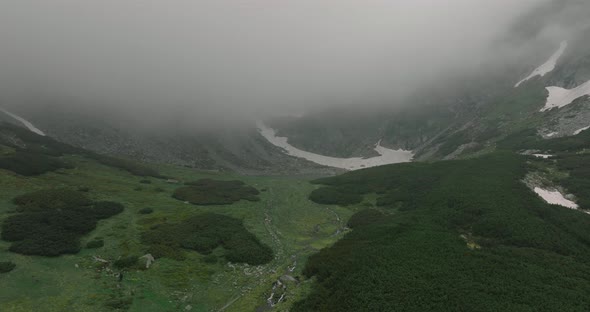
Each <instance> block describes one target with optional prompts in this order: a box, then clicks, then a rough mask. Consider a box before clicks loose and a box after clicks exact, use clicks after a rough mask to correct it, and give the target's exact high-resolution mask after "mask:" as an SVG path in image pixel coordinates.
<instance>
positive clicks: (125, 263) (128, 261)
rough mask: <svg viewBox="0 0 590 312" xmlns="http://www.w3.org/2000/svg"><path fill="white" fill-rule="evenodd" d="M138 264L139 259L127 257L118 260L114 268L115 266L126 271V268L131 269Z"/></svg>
mask: <svg viewBox="0 0 590 312" xmlns="http://www.w3.org/2000/svg"><path fill="white" fill-rule="evenodd" d="M138 262H139V257H137V256H127V257H122V258H121V259H119V260H116V261H115V262H114V263H113V266H115V267H116V268H118V269H126V268H130V267H132V266H135V265H136V264H137V263H138Z"/></svg>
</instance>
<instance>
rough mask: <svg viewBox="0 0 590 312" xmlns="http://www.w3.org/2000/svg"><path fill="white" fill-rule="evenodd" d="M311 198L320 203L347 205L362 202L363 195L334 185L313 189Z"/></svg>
mask: <svg viewBox="0 0 590 312" xmlns="http://www.w3.org/2000/svg"><path fill="white" fill-rule="evenodd" d="M309 199H310V200H311V201H313V202H316V203H318V204H325V205H342V206H347V205H353V204H358V203H360V202H361V201H362V200H363V197H362V196H361V195H359V194H354V193H349V192H346V191H341V190H339V189H337V188H334V187H321V188H319V189H316V190H313V192H311V194H310V195H309Z"/></svg>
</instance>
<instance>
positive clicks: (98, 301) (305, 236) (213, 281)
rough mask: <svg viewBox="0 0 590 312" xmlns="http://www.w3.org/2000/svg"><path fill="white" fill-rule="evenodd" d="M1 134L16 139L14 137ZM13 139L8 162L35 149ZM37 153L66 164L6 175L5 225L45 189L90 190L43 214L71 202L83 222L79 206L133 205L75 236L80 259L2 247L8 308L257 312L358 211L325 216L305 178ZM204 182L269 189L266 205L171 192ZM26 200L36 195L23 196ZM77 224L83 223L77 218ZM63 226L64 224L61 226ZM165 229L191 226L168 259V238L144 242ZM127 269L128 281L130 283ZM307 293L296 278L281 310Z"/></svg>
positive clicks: (1, 194) (1, 189)
mask: <svg viewBox="0 0 590 312" xmlns="http://www.w3.org/2000/svg"><path fill="white" fill-rule="evenodd" d="M16 131H18V129H17V130H16ZM1 133H2V134H6V133H9V134H14V132H12V130H11V131H5V132H1ZM13 138H17V139H18V140H16V143H18V145H16V147H15V146H12V145H10V144H4V145H0V147H1V148H2V149H1V150H0V152H1V153H2V154H3V155H13V153H14V152H15V150H17V149H18V148H20V149H28V148H29V147H30V146H32V144H30V143H31V142H30V140H23V139H21V138H20V137H19V136H14V137H13ZM33 138H34V139H39V138H38V137H33ZM41 140H45V139H41ZM43 142H44V143H43V144H40V145H39V147H41V148H42V149H43V150H45V149H46V148H47V147H49V146H51V144H52V143H51V142H54V141H51V140H49V141H43ZM36 154H37V155H39V157H53V158H55V160H57V161H60V162H63V163H65V164H68V166H67V167H62V168H48V169H50V170H43V173H41V172H39V173H36V174H35V175H23V174H19V173H17V172H15V171H12V170H7V169H0V230H3V227H4V226H5V225H4V224H7V223H5V221H6V220H10V219H11V218H15V216H19V215H22V214H27V213H29V212H30V211H37V210H35V209H36V208H35V209H33V208H31V209H32V210H30V211H29V212H27V211H26V210H27V209H28V208H22V207H21V204H23V205H25V206H26V207H32V206H28V205H29V204H30V203H32V202H35V201H34V200H26V201H23V200H18V199H17V200H16V201H15V200H14V199H15V198H20V199H27V198H28V199H31V198H33V199H35V198H37V197H38V196H37V195H35V194H40V193H35V192H38V191H43V192H45V191H44V190H71V192H74V194H83V195H82V197H84V198H87V199H88V201H86V202H85V203H79V202H75V205H70V204H69V201H65V202H62V201H60V200H49V201H46V202H47V203H48V205H43V207H44V208H43V209H46V208H47V209H54V208H56V207H61V208H57V209H61V210H59V211H63V208H67V207H70V206H72V207H73V211H76V213H75V217H76V218H78V217H80V218H82V219H83V220H86V218H85V217H84V216H85V215H84V214H79V213H77V211H78V210H77V209H78V208H77V207H80V209H82V208H83V209H95V208H96V209H98V210H96V211H104V209H103V208H104V207H103V206H97V205H96V204H95V205H92V203H102V202H116V203H120V204H121V205H123V206H124V209H123V210H122V211H121V212H120V213H118V214H116V215H113V216H110V217H109V218H100V220H98V221H97V222H96V221H95V220H94V219H92V220H90V219H88V220H87V221H89V223H88V224H87V225H88V227H84V228H83V229H81V230H80V231H77V232H75V236H76V237H75V239H76V240H77V241H75V240H72V241H70V242H71V244H72V245H73V246H74V245H75V246H74V248H71V249H68V252H70V253H71V254H63V255H60V256H53V257H44V256H30V255H23V254H19V253H17V252H11V251H10V250H9V249H10V246H11V245H12V244H13V243H12V242H10V241H5V240H0V263H1V266H2V272H4V271H6V272H7V273H0V289H2V291H0V311H39V310H40V309H42V311H142V312H143V311H158V312H159V311H179V310H184V309H188V308H190V311H212V310H213V311H217V310H219V309H222V308H224V309H223V310H224V311H252V310H254V309H255V308H257V307H264V306H266V304H267V303H266V298H268V297H269V296H270V294H271V293H272V291H273V283H275V282H276V281H277V280H278V279H279V278H281V277H283V276H285V275H288V276H289V277H288V279H293V280H295V277H297V276H299V275H300V274H301V270H302V268H303V266H302V263H304V262H305V261H306V259H307V257H308V256H309V255H311V254H313V253H315V252H317V251H318V250H319V249H321V248H323V247H326V246H329V245H331V244H332V243H334V242H335V241H336V240H337V239H338V238H340V237H341V236H342V235H341V234H340V233H341V232H342V231H343V228H344V226H345V224H344V222H345V221H343V220H347V219H348V217H349V216H350V215H351V214H352V210H351V209H350V208H348V209H345V208H339V207H334V208H328V209H327V208H326V207H322V206H320V205H318V204H315V203H312V202H310V201H309V200H308V199H307V196H308V194H309V193H310V192H311V191H312V190H313V189H314V186H313V185H311V184H310V183H309V182H308V181H307V179H305V178H287V177H274V178H271V177H242V176H237V175H234V174H230V173H215V172H202V171H197V170H192V169H187V168H180V167H174V166H164V165H161V166H156V165H152V166H150V170H154V172H155V171H157V174H154V175H155V176H157V177H160V176H166V177H169V178H170V179H171V180H170V181H167V180H165V179H160V178H153V177H145V176H144V175H143V174H142V172H135V171H132V170H121V169H124V168H120V166H113V163H112V162H103V161H100V159H97V158H96V157H93V155H88V154H86V153H82V152H80V151H73V152H69V151H68V152H65V151H62V152H60V153H54V155H53V156H48V155H47V153H46V152H45V151H42V152H37V153H36ZM139 166H144V165H141V164H140V165H139ZM146 168H147V167H146ZM132 173H135V175H134V174H132ZM201 179H209V180H202V181H208V183H207V186H211V184H212V183H210V182H211V181H220V180H223V181H233V182H231V183H230V182H228V183H227V184H224V183H217V184H219V185H229V186H232V187H234V186H240V188H242V189H243V190H244V191H245V193H244V194H245V195H247V196H244V198H246V199H252V198H250V196H252V194H254V193H258V192H259V194H258V195H257V197H258V199H259V200H258V201H250V200H243V199H242V200H240V199H239V198H233V197H232V200H231V201H229V202H228V203H227V204H217V205H207V206H202V205H191V204H186V203H185V202H184V201H179V200H177V199H175V198H174V197H173V194H174V193H175V191H176V190H177V189H179V188H182V187H184V186H183V184H182V182H185V181H186V182H189V181H198V180H201ZM236 180H239V181H241V182H240V183H238V182H235V181H236ZM176 181H178V182H176ZM242 183H244V185H242ZM188 184H189V185H190V184H192V183H188ZM238 184H239V185H238ZM245 185H247V186H248V187H245ZM193 186H194V185H193ZM254 190H256V192H254ZM25 194H33V195H26V196H24V197H23V195H25ZM41 194H43V193H41ZM206 195H207V194H206V193H202V194H201V195H200V196H205V197H206ZM211 195H215V196H217V197H218V196H224V193H223V192H218V193H213V192H212V193H211ZM76 196H77V195H76ZM43 198H45V197H43ZM52 198H53V197H52ZM56 198H62V197H60V196H58V197H56ZM234 201H235V202H234ZM231 202H234V203H233V204H231ZM37 204H38V203H37ZM60 205H61V206H60ZM45 206H47V207H45ZM35 207H37V206H35ZM97 207H98V208H97ZM99 208H100V209H99ZM68 209H69V208H68ZM352 209H354V207H353V208H352ZM43 211H45V210H43ZM81 211H86V210H81ZM88 211H95V210H88ZM42 213H43V214H45V213H46V212H42ZM60 213H61V212H60ZM63 217H64V218H69V215H67V214H63ZM19 218H22V217H19ZM203 218H205V219H203ZM82 219H81V220H82ZM27 220H29V219H27ZM31 220H38V219H31ZM39 220H43V219H39ZM67 220H69V221H72V222H73V223H72V224H74V225H75V224H80V222H77V221H76V220H77V219H75V218H69V219H67ZM203 220H208V221H206V222H205V223H206V224H213V223H212V222H209V221H211V220H214V221H215V222H217V223H215V224H218V225H220V226H219V227H215V229H213V230H211V231H209V230H203V231H204V232H203V231H201V232H195V231H197V230H199V229H202V226H201V225H202V224H203V223H202V221H203ZM92 222H96V223H95V224H94V223H92ZM52 224H53V223H52ZM58 224H61V223H59V222H58V223H55V225H58ZM84 224H86V223H84ZM178 225H183V226H180V227H179V226H178ZM228 226H229V227H228ZM158 228H159V230H161V231H167V230H171V229H173V230H179V231H180V230H182V231H183V233H188V235H187V237H186V239H184V240H182V241H179V242H178V245H175V242H172V241H170V242H169V241H165V242H163V243H166V244H168V245H166V247H168V248H169V249H167V250H164V251H168V252H169V253H164V254H162V253H160V254H158V253H157V252H162V244H161V243H162V242H160V244H159V245H158V244H156V245H158V246H156V247H157V248H154V244H153V243H154V241H146V240H143V239H142V235H143V234H145V233H151V232H152V231H156V232H157V231H158ZM48 229H52V231H53V230H54V231H56V233H60V231H62V230H63V229H62V228H60V227H50V228H48ZM67 229H69V227H68V228H67ZM217 230H219V232H218V231H217ZM199 231H200V230H199ZM224 231H225V232H224ZM159 233H163V232H159ZM191 233H192V234H195V233H197V234H198V236H197V237H209V238H211V239H213V240H217V241H215V244H206V246H208V247H209V248H208V249H201V248H200V247H201V246H203V245H195V244H194V243H195V242H196V243H202V242H203V241H199V240H196V241H195V240H194V238H195V237H194V236H191V235H192V234H191ZM203 233H205V234H206V235H205V234H203ZM21 234H26V233H21ZM64 234H65V232H64ZM218 234H219V236H216V235H218ZM232 234H235V235H238V234H239V235H238V236H239V237H233V236H231V237H230V236H227V235H232ZM58 235H59V234H58ZM227 237H229V238H230V239H229V240H228V239H227ZM19 238H20V237H19ZM158 238H159V239H161V238H162V237H158ZM234 238H235V239H234ZM207 242H208V241H207ZM207 242H205V243H207ZM156 243H157V242H156ZM49 247H51V246H49ZM158 248H159V249H158ZM148 252H149V253H153V256H154V257H155V258H156V260H155V262H154V263H153V264H152V265H151V266H150V268H147V269H146V267H145V265H146V261H147V259H146V258H141V256H143V255H145V254H146V253H148ZM105 261H106V262H105ZM241 261H243V262H247V263H253V264H255V265H249V264H247V263H240V262H241ZM289 268H291V270H289ZM119 273H121V274H122V275H123V276H122V280H121V281H119V278H120V277H119ZM308 290H309V288H308V285H307V284H299V283H298V282H289V283H288V287H287V288H286V289H285V290H282V291H283V292H284V293H286V294H287V297H288V298H289V300H287V301H286V302H283V303H281V305H280V307H281V309H287V308H289V306H290V305H291V304H292V303H293V302H294V301H295V298H301V297H302V296H303V295H304V294H305V293H306V292H307V291H308ZM278 298H279V296H277V298H275V299H274V300H275V302H276V300H277V299H278ZM187 307H188V308H187Z"/></svg>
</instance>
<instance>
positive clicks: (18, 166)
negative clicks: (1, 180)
mask: <svg viewBox="0 0 590 312" xmlns="http://www.w3.org/2000/svg"><path fill="white" fill-rule="evenodd" d="M0 168H2V169H6V170H10V171H12V172H14V173H17V174H20V175H24V176H35V175H40V174H43V173H46V172H50V171H55V170H58V169H61V168H66V169H67V168H71V166H70V165H68V164H66V163H65V162H63V161H61V160H60V159H59V158H56V157H51V156H47V155H44V154H36V153H30V152H27V151H17V152H16V153H14V154H11V155H8V156H3V157H0Z"/></svg>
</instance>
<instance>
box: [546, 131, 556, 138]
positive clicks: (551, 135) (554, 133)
mask: <svg viewBox="0 0 590 312" xmlns="http://www.w3.org/2000/svg"><path fill="white" fill-rule="evenodd" d="M558 134H559V132H551V133H549V134H547V135H546V137H548V138H552V137H554V136H556V135H558Z"/></svg>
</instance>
